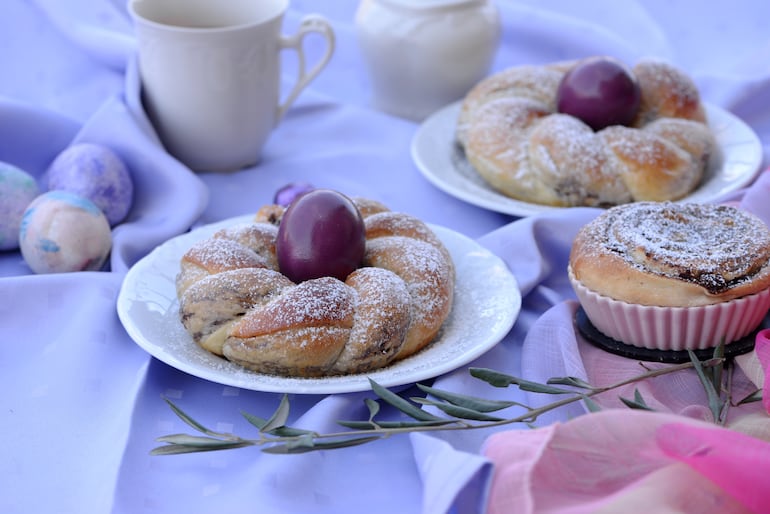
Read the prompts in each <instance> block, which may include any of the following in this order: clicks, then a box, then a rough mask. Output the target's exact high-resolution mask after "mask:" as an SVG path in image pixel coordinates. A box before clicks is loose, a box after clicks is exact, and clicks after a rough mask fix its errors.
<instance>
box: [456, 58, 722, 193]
mask: <svg viewBox="0 0 770 514" xmlns="http://www.w3.org/2000/svg"><path fill="white" fill-rule="evenodd" d="M578 62H579V61H570V62H560V63H555V64H551V65H545V66H517V67H513V68H509V69H507V70H504V71H502V72H499V73H497V74H495V75H492V76H490V77H488V78H487V79H485V80H483V81H481V82H480V83H479V84H477V85H476V86H475V87H474V88H473V89H472V90H471V91H470V92H469V93H468V95H467V96H466V97H465V99H464V100H463V103H462V106H461V110H460V114H459V118H458V121H457V128H456V138H457V141H458V144H459V145H460V146H461V147H462V148H463V150H464V152H465V155H466V157H467V159H468V161H469V162H470V164H471V165H472V166H473V167H474V169H475V170H476V171H477V172H478V173H479V175H480V176H481V177H482V178H483V179H484V180H485V181H486V182H487V183H488V184H489V185H490V186H491V187H493V188H494V189H496V190H498V191H500V192H501V193H503V194H505V195H507V196H509V197H512V198H516V199H520V200H524V201H527V202H534V203H539V204H544V205H553V206H579V205H585V206H611V205H618V204H624V203H628V202H632V201H667V200H677V199H680V198H682V197H684V196H686V195H687V194H688V193H690V192H691V191H693V190H694V189H695V188H696V187H697V186H698V185H699V184H700V182H701V180H702V178H703V175H704V172H705V170H706V169H707V167H708V164H709V161H710V159H711V158H712V156H713V155H714V154H715V152H716V144H715V140H714V136H713V134H712V132H711V130H710V129H709V127H708V125H707V123H706V114H705V111H704V108H703V105H702V104H701V102H700V97H699V93H698V90H697V88H696V87H695V85H694V83H693V82H692V80H691V79H690V78H689V77H688V76H686V75H685V74H684V73H682V72H681V71H679V70H678V69H676V68H674V67H673V66H671V65H668V64H666V63H663V62H658V61H653V60H643V61H640V62H639V63H637V64H636V66H634V68H633V74H634V77H635V78H636V80H637V82H638V84H639V88H640V91H641V100H640V106H639V109H638V111H637V114H636V117H635V119H634V121H633V122H632V123H631V124H630V125H629V126H620V125H613V126H610V127H607V128H604V129H602V130H599V131H596V132H594V131H593V130H592V129H591V128H590V127H589V126H588V125H586V124H585V123H583V122H582V121H581V120H579V119H578V118H575V117H573V116H570V115H568V114H562V113H559V112H557V105H556V97H557V90H558V88H559V84H560V82H561V80H562V78H563V77H564V75H565V74H566V73H567V72H568V71H569V70H570V69H571V68H572V67H574V66H575V65H577V64H578Z"/></svg>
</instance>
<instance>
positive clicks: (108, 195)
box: [48, 143, 134, 226]
mask: <svg viewBox="0 0 770 514" xmlns="http://www.w3.org/2000/svg"><path fill="white" fill-rule="evenodd" d="M48 189H49V190H61V191H69V192H70V193H75V194H76V195H80V196H82V197H85V198H88V199H89V200H91V201H92V202H94V203H95V204H96V206H97V207H99V208H100V209H101V210H102V211H103V212H104V215H105V216H107V221H108V222H109V223H110V226H114V225H116V224H118V223H120V222H121V221H123V219H124V218H125V217H126V215H127V214H128V211H129V209H131V204H132V202H133V199H134V185H133V182H132V180H131V174H130V173H129V170H128V168H127V167H126V165H125V163H124V162H123V161H122V160H121V158H120V157H118V155H117V154H116V153H115V152H114V151H112V150H111V149H110V148H107V147H106V146H104V145H99V144H94V143H77V144H74V145H72V146H69V147H68V148H66V149H65V150H64V151H62V152H61V153H60V154H59V155H58V156H57V157H56V159H54V161H53V162H52V163H51V166H49V168H48Z"/></svg>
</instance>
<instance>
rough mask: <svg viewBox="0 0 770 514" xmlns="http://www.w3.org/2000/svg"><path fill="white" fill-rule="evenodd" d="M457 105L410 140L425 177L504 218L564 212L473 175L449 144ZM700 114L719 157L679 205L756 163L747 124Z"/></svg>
mask: <svg viewBox="0 0 770 514" xmlns="http://www.w3.org/2000/svg"><path fill="white" fill-rule="evenodd" d="M460 104H461V102H455V103H453V104H450V105H448V106H446V107H444V108H442V109H440V110H439V111H437V112H435V113H434V114H432V115H431V116H429V117H428V118H427V119H426V120H425V121H424V122H423V123H422V125H420V128H419V129H418V130H417V133H416V134H415V135H414V138H413V139H412V159H413V160H414V162H415V163H416V164H417V167H418V168H419V169H420V172H421V173H422V174H423V175H424V176H425V178H427V179H428V180H429V181H430V182H431V183H433V185H435V186H436V187H438V188H439V189H441V190H442V191H444V192H446V193H448V194H450V195H452V196H454V197H456V198H459V199H461V200H464V201H466V202H468V203H470V204H473V205H477V206H479V207H484V208H485V209H489V210H493V211H497V212H502V213H504V214H511V215H514V216H530V215H533V214H538V213H541V212H545V211H550V210H557V209H564V208H565V207H551V206H548V205H541V204H536V203H529V202H524V201H521V200H515V199H513V198H509V197H507V196H505V195H503V194H502V193H499V192H497V191H495V190H494V189H492V187H491V186H489V185H488V184H487V183H486V182H485V181H484V179H482V178H481V176H480V175H479V174H478V173H476V170H474V169H473V167H472V166H471V165H470V163H469V162H468V161H467V160H466V159H465V155H464V154H463V151H462V149H461V148H460V147H459V146H458V145H457V143H456V142H455V124H456V121H457V115H458V114H459V112H460ZM706 114H707V116H708V120H709V125H710V126H711V128H712V130H713V132H714V136H715V137H716V140H717V145H718V147H719V155H718V156H716V157H715V158H714V159H713V160H712V163H711V164H710V166H709V169H707V170H706V174H705V176H704V179H703V182H702V184H701V185H700V187H698V189H696V190H695V191H693V192H692V193H691V194H689V195H688V196H686V197H684V198H683V199H682V200H680V202H684V201H690V202H698V203H707V202H711V201H714V200H717V199H720V198H722V197H723V196H725V195H727V194H729V193H732V192H734V191H737V190H738V189H741V188H742V187H745V186H747V185H748V184H749V183H751V181H752V180H754V178H755V177H756V176H757V173H758V172H759V167H760V164H761V163H762V145H761V143H760V141H759V138H758V137H757V135H756V134H755V133H754V131H752V130H751V128H750V127H749V126H748V125H746V124H745V123H744V122H743V121H742V120H741V119H740V118H738V117H736V116H735V115H733V114H732V113H730V112H728V111H725V110H724V109H720V108H719V107H716V106H713V105H709V104H706Z"/></svg>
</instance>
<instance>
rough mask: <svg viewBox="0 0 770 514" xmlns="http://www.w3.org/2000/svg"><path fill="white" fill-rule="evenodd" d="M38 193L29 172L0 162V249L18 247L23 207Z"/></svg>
mask: <svg viewBox="0 0 770 514" xmlns="http://www.w3.org/2000/svg"><path fill="white" fill-rule="evenodd" d="M39 194H40V189H39V188H38V186H37V182H35V179H34V177H32V175H30V174H29V173H27V172H25V171H23V170H21V169H19V168H17V167H16V166H13V165H11V164H8V163H6V162H0V250H15V249H16V248H18V247H19V226H20V225H21V216H22V214H24V209H26V208H27V206H28V205H29V204H30V202H32V200H34V199H35V197H36V196H37V195H39Z"/></svg>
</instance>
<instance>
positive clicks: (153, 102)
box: [129, 0, 335, 171]
mask: <svg viewBox="0 0 770 514" xmlns="http://www.w3.org/2000/svg"><path fill="white" fill-rule="evenodd" d="M287 8H288V0H129V12H130V13H131V15H132V17H133V19H134V25H135V30H136V35H137V40H138V41H137V42H138V54H139V57H138V59H139V76H140V79H141V83H142V99H143V103H144V107H145V109H146V110H147V115H148V117H149V119H150V120H151V122H152V123H153V125H154V127H155V129H156V130H157V132H158V136H159V137H160V139H161V141H162V142H163V144H164V146H165V147H166V149H167V150H168V152H169V153H170V154H172V155H173V156H175V157H176V158H177V159H179V160H180V161H181V162H183V163H184V164H186V165H187V166H188V167H190V168H192V169H193V170H196V171H231V170H236V169H239V168H243V167H247V166H251V165H254V164H256V163H257V162H259V160H260V158H261V155H262V148H263V146H264V144H265V141H266V140H267V138H268V137H269V136H270V133H271V131H272V130H273V128H274V127H275V126H276V124H277V123H278V122H279V121H280V119H281V117H282V116H283V114H284V113H285V112H286V110H287V109H288V108H289V106H290V105H291V104H292V102H294V100H295V99H296V98H297V96H298V95H299V93H300V92H301V91H302V89H303V88H305V87H306V86H307V85H308V84H309V83H310V82H311V81H312V80H313V79H314V78H315V77H316V76H317V75H318V74H319V73H320V72H321V70H322V69H323V68H324V66H326V64H327V63H328V62H329V59H330V58H331V56H332V53H333V52H334V45H335V38H334V32H333V30H332V28H331V26H330V25H329V23H328V22H327V21H326V20H324V19H323V18H322V17H320V16H317V15H309V16H306V17H304V18H303V19H302V21H301V24H300V26H299V28H298V30H297V32H296V34H294V35H293V36H288V37H287V36H284V35H282V34H281V30H282V23H283V16H284V13H285V12H286V10H287ZM312 32H315V33H320V34H321V35H322V36H323V37H324V39H325V41H326V48H325V52H324V53H323V54H322V55H321V57H320V58H319V60H318V62H317V63H315V65H313V66H312V67H310V68H309V69H308V68H307V67H306V63H305V53H304V50H303V40H304V37H305V36H306V35H307V34H309V33H312ZM285 48H289V49H293V50H295V51H296V52H297V56H298V61H299V72H298V77H297V81H296V83H295V84H294V87H293V88H292V89H291V91H290V92H289V93H288V94H287V96H286V98H285V99H284V100H283V101H281V99H280V93H281V91H280V81H281V64H280V63H281V59H280V51H281V50H282V49H285Z"/></svg>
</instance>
